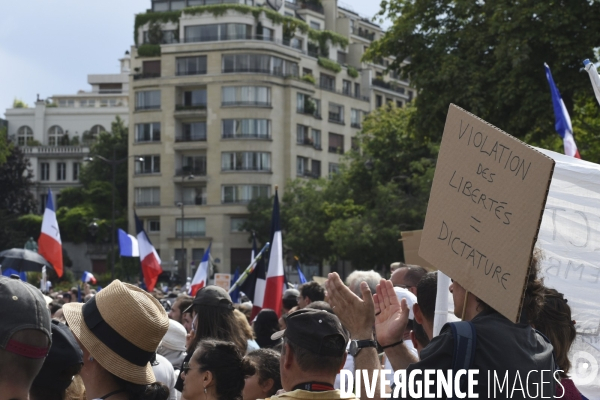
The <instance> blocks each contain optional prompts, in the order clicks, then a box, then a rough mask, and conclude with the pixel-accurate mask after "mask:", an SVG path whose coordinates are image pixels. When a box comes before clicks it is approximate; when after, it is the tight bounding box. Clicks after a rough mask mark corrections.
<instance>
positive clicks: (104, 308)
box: [63, 280, 169, 385]
mask: <svg viewBox="0 0 600 400" xmlns="http://www.w3.org/2000/svg"><path fill="white" fill-rule="evenodd" d="M63 313H64V316H65V319H66V320H67V322H68V324H69V327H70V328H71V330H72V331H73V334H74V335H75V336H76V337H77V339H79V341H80V342H81V343H82V344H83V346H84V347H85V348H86V349H87V350H88V351H89V353H90V355H91V356H92V357H93V358H94V361H97V362H99V363H100V365H101V366H102V367H104V369H106V370H107V371H108V372H110V373H112V374H113V375H116V376H118V377H119V378H121V379H124V380H126V381H128V382H132V383H135V384H139V385H148V384H150V383H154V382H155V381H156V379H155V377H154V372H152V366H151V365H150V363H149V361H150V359H151V358H152V356H153V354H154V352H155V351H156V348H157V347H158V345H159V343H160V341H161V340H162V338H163V336H164V335H165V333H166V332H167V329H168V328H169V318H168V317H167V313H166V312H165V310H164V308H163V307H162V306H161V304H160V303H159V302H158V300H156V299H155V298H153V297H152V295H150V294H149V293H146V292H145V291H143V290H142V289H140V288H138V287H136V286H133V285H129V284H127V283H122V282H121V281H119V280H114V281H113V282H112V283H111V284H110V285H108V286H107V287H106V288H104V289H102V290H101V291H100V292H98V294H97V295H96V296H94V297H92V299H91V300H89V301H88V302H87V303H85V304H82V303H68V304H65V305H64V306H63Z"/></svg>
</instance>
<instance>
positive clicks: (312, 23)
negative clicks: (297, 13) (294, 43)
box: [310, 21, 321, 30]
mask: <svg viewBox="0 0 600 400" xmlns="http://www.w3.org/2000/svg"><path fill="white" fill-rule="evenodd" d="M310 27H311V28H312V29H316V30H320V29H321V24H320V23H318V22H315V21H310Z"/></svg>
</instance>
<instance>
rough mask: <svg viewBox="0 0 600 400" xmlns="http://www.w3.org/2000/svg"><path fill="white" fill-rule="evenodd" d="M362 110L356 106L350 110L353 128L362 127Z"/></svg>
mask: <svg viewBox="0 0 600 400" xmlns="http://www.w3.org/2000/svg"><path fill="white" fill-rule="evenodd" d="M360 114H361V112H360V110H356V109H354V108H352V109H351V110H350V124H351V125H352V127H353V128H359V129H360V122H361V119H360Z"/></svg>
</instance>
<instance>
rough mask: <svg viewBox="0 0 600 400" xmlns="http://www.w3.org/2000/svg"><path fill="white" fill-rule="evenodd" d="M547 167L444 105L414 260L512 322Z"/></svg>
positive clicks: (473, 119) (498, 133) (490, 129)
mask: <svg viewBox="0 0 600 400" xmlns="http://www.w3.org/2000/svg"><path fill="white" fill-rule="evenodd" d="M553 166H554V162H553V161H552V160H551V159H549V158H548V157H545V156H543V155H542V154H540V153H538V152H537V151H535V150H533V149H531V148H530V147H529V146H527V145H525V144H524V143H522V142H520V141H519V140H517V139H515V138H513V137H512V136H510V135H508V134H506V133H504V132H502V131H501V130H499V129H498V128H495V127H493V126H491V125H489V124H487V123H486V122H485V121H482V120H481V119H479V118H477V117H475V116H474V115H472V114H469V113H467V112H466V111H464V110H462V109H460V108H458V107H456V106H454V105H451V106H450V110H449V112H448V117H447V120H446V126H445V128H444V135H443V137H442V144H441V147H440V154H439V156H438V163H437V168H436V172H435V176H434V181H433V185H432V189H431V196H430V199H429V205H428V208H427V216H426V219H425V226H424V230H423V236H422V240H421V247H420V251H419V255H420V256H421V257H423V258H424V259H425V260H427V261H429V262H430V263H432V264H433V265H434V266H436V267H437V268H439V269H440V270H442V271H443V272H445V273H446V274H447V275H449V276H450V277H452V278H453V279H455V280H456V281H458V282H459V283H460V284H461V285H462V286H463V287H465V288H466V289H468V290H469V291H471V292H472V293H474V294H475V295H476V296H478V297H479V298H481V299H482V300H484V301H485V302H487V303H488V304H490V305H491V306H492V307H493V308H495V309H496V310H498V311H500V312H501V313H502V314H504V315H505V316H507V317H508V318H510V319H512V320H516V318H517V316H518V314H519V312H520V304H521V298H522V296H523V290H524V284H525V278H526V275H527V268H528V265H529V259H530V256H531V253H532V249H533V244H534V243H535V238H536V235H537V230H538V227H539V223H540V219H541V214H542V211H543V209H544V203H545V200H546V193H547V190H548V185H549V183H550V178H551V176H552V169H553Z"/></svg>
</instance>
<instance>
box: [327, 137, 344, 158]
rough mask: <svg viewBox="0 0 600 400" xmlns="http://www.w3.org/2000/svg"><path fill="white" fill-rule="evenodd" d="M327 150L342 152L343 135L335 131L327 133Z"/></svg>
mask: <svg viewBox="0 0 600 400" xmlns="http://www.w3.org/2000/svg"><path fill="white" fill-rule="evenodd" d="M329 152H330V153H336V154H344V136H342V135H338V134H337V133H329Z"/></svg>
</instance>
